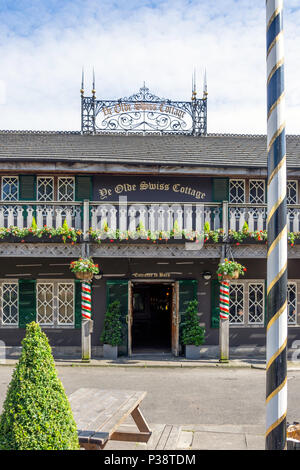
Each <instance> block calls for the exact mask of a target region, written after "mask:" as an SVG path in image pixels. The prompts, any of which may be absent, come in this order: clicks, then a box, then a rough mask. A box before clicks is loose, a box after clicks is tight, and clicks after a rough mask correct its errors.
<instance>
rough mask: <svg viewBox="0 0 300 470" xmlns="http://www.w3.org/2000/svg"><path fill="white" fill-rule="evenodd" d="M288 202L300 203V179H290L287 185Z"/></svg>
mask: <svg viewBox="0 0 300 470" xmlns="http://www.w3.org/2000/svg"><path fill="white" fill-rule="evenodd" d="M286 198H287V204H297V203H298V181H292V180H289V181H288V182H287V187H286Z"/></svg>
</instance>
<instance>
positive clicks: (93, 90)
mask: <svg viewBox="0 0 300 470" xmlns="http://www.w3.org/2000/svg"><path fill="white" fill-rule="evenodd" d="M92 94H93V97H94V98H95V94H96V87H95V69H94V67H93V89H92Z"/></svg>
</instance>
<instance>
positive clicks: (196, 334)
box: [181, 300, 205, 346]
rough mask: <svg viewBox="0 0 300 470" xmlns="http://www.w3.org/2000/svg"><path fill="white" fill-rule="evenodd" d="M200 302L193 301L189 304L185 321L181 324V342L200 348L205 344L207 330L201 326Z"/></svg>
mask: <svg viewBox="0 0 300 470" xmlns="http://www.w3.org/2000/svg"><path fill="white" fill-rule="evenodd" d="M197 307H198V302H197V300H191V301H190V302H189V303H188V307H187V309H186V313H185V316H184V321H183V323H182V324H181V327H182V332H181V340H182V343H183V344H190V345H194V346H200V344H203V343H204V335H205V329H204V328H202V327H201V326H200V325H199V318H198V308H197Z"/></svg>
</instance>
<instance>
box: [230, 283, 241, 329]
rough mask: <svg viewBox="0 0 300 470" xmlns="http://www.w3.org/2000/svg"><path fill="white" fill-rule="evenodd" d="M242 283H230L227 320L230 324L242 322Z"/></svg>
mask: <svg viewBox="0 0 300 470" xmlns="http://www.w3.org/2000/svg"><path fill="white" fill-rule="evenodd" d="M244 303H245V302H244V284H241V283H237V282H231V283H230V301H229V322H230V323H231V324H243V323H244Z"/></svg>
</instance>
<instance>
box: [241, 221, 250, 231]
mask: <svg viewBox="0 0 300 470" xmlns="http://www.w3.org/2000/svg"><path fill="white" fill-rule="evenodd" d="M242 230H243V232H246V233H248V232H249V226H248V224H247V222H246V221H245V222H244V225H243V229H242Z"/></svg>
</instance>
